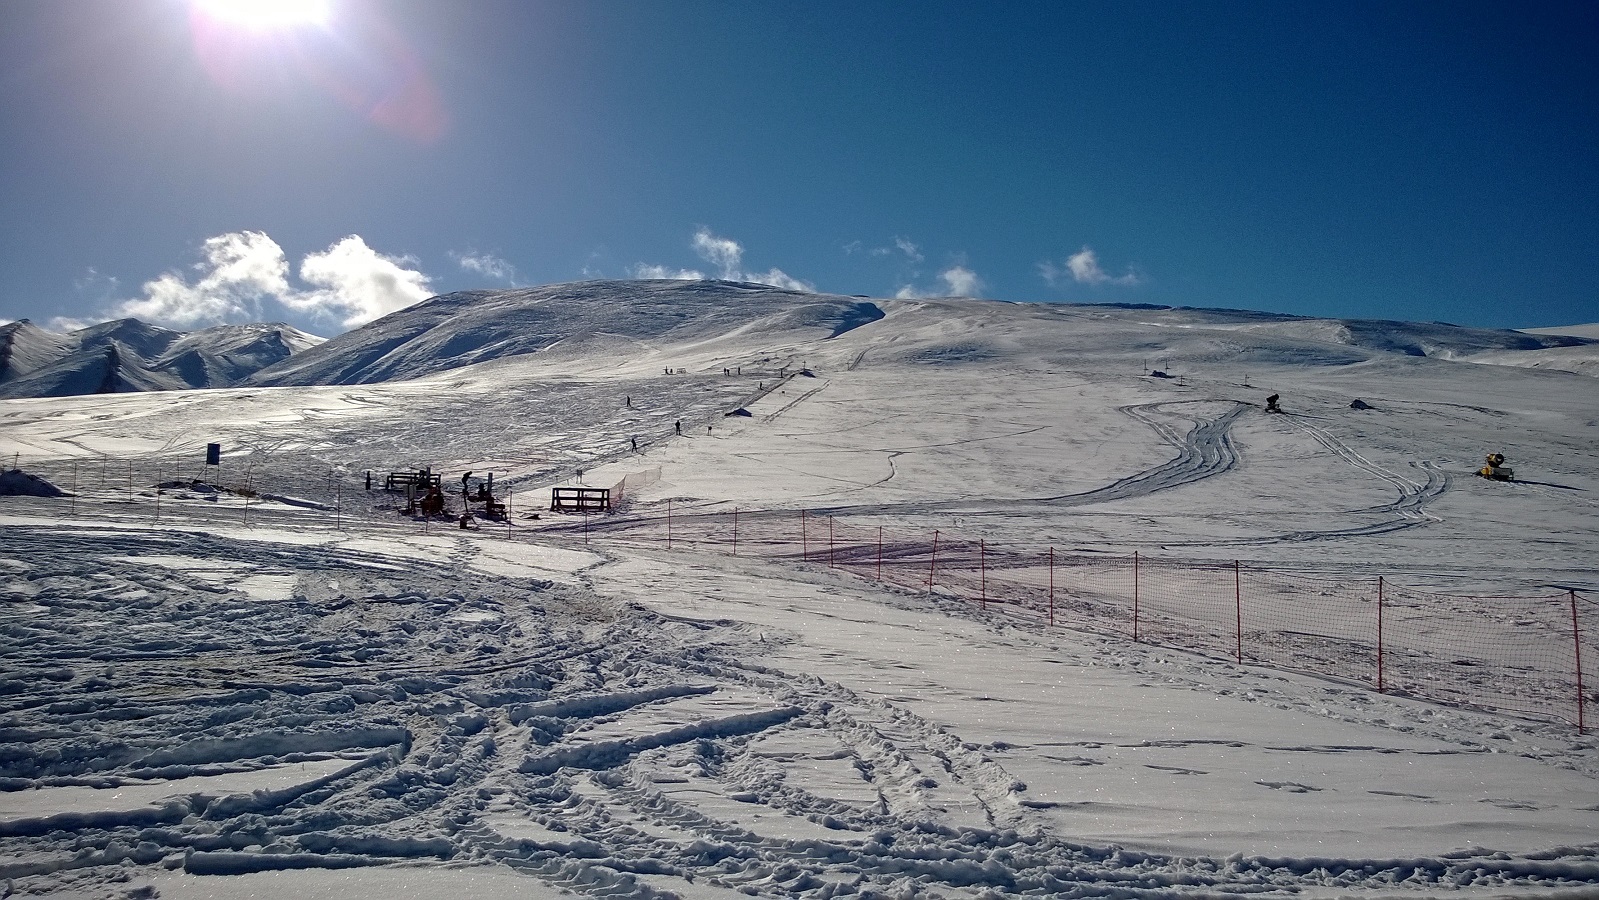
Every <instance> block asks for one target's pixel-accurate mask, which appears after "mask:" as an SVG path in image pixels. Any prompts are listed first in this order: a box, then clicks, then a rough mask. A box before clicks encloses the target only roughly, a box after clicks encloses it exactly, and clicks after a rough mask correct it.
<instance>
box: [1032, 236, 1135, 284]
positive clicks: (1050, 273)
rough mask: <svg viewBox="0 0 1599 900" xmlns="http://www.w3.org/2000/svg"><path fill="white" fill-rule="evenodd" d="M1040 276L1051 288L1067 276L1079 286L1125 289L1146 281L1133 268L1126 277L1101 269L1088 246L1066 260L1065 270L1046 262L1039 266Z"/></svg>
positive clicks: (1129, 268)
mask: <svg viewBox="0 0 1599 900" xmlns="http://www.w3.org/2000/svg"><path fill="white" fill-rule="evenodd" d="M1038 274H1039V275H1041V276H1043V278H1044V282H1045V283H1046V284H1048V285H1049V286H1050V287H1055V286H1057V285H1059V284H1060V283H1061V282H1062V280H1063V279H1064V278H1065V277H1066V276H1067V275H1070V276H1071V278H1072V280H1073V281H1075V282H1077V283H1078V284H1115V285H1121V286H1124V287H1132V286H1133V285H1136V284H1141V283H1143V280H1144V279H1143V276H1141V275H1139V274H1138V272H1137V271H1136V270H1135V269H1133V267H1131V266H1128V267H1127V272H1126V274H1124V275H1111V274H1110V273H1108V272H1106V271H1105V270H1104V269H1103V268H1100V265H1099V257H1098V256H1097V255H1096V254H1095V253H1094V251H1093V249H1091V248H1090V247H1088V246H1087V245H1086V244H1085V245H1084V246H1083V249H1081V250H1079V251H1077V252H1076V253H1073V254H1072V255H1071V256H1068V257H1067V258H1066V267H1065V268H1064V269H1063V268H1061V267H1059V266H1057V265H1055V263H1053V262H1051V261H1049V260H1045V261H1044V262H1041V263H1039V264H1038Z"/></svg>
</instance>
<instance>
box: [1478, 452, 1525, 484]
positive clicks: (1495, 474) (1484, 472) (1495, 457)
mask: <svg viewBox="0 0 1599 900" xmlns="http://www.w3.org/2000/svg"><path fill="white" fill-rule="evenodd" d="M1483 462H1485V463H1486V465H1484V466H1483V467H1482V468H1480V469H1478V470H1477V474H1478V475H1481V476H1482V477H1483V478H1487V479H1489V480H1490V481H1513V480H1515V477H1516V473H1515V471H1514V470H1512V469H1511V468H1510V467H1509V466H1507V465H1505V455H1504V454H1503V453H1490V454H1488V456H1487V457H1486V458H1485V459H1484V460H1483Z"/></svg>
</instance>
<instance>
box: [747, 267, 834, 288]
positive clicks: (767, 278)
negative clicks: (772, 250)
mask: <svg viewBox="0 0 1599 900" xmlns="http://www.w3.org/2000/svg"><path fill="white" fill-rule="evenodd" d="M735 280H736V281H753V282H755V283H756V284H769V285H771V286H772V287H779V288H783V289H784V290H788V291H798V292H800V293H802V294H814V293H816V285H814V284H811V283H810V282H808V281H801V280H800V279H798V278H795V277H794V276H792V275H790V274H788V273H787V272H784V271H783V270H782V269H779V268H777V267H775V266H774V267H772V268H770V269H767V270H766V272H765V273H763V274H759V275H757V274H754V273H751V272H743V273H741V274H740V275H739V277H738V278H737V279H735Z"/></svg>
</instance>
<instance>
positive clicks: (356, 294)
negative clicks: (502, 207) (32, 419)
mask: <svg viewBox="0 0 1599 900" xmlns="http://www.w3.org/2000/svg"><path fill="white" fill-rule="evenodd" d="M200 257H201V259H200V262H198V263H196V264H195V265H194V266H193V269H194V272H195V273H196V275H195V277H194V280H193V281H190V279H189V278H188V277H186V276H185V274H184V273H182V272H178V271H168V272H163V273H162V274H161V275H160V276H158V277H157V278H155V279H153V280H151V281H147V282H145V284H144V285H143V292H144V296H143V297H140V298H137V299H131V300H122V301H120V302H117V303H115V304H113V305H112V306H111V307H110V309H109V310H108V316H109V317H111V318H123V317H129V316H131V317H134V318H138V319H141V320H143V321H146V322H152V323H156V324H160V325H168V326H172V327H177V328H188V327H193V326H197V325H213V324H219V323H226V322H231V323H240V322H258V321H261V320H263V319H266V318H276V317H280V316H279V315H278V313H277V312H274V311H273V310H272V309H271V306H272V305H273V304H276V305H278V306H281V307H287V308H288V309H290V310H296V311H300V312H307V313H310V314H311V315H312V316H313V317H314V318H318V319H321V318H325V317H326V316H328V315H329V314H332V315H336V316H341V317H342V321H343V324H344V326H345V327H347V328H348V327H353V326H355V325H360V324H362V323H365V322H369V321H371V320H372V319H375V318H377V317H378V316H381V315H384V314H386V313H390V312H393V311H394V310H396V309H401V308H403V307H406V306H410V305H411V304H413V303H416V302H418V301H420V300H425V299H427V298H428V297H429V296H430V291H429V290H428V277H427V276H426V275H424V274H422V273H421V272H419V271H417V270H416V269H414V268H410V267H411V266H414V265H415V264H416V261H415V260H413V259H410V258H409V257H388V256H383V255H381V254H378V253H376V252H374V251H373V250H372V249H371V248H369V247H368V246H367V245H366V242H365V241H363V240H362V239H361V238H360V237H359V236H357V235H350V236H349V237H346V238H344V239H343V240H341V241H339V242H338V243H336V244H334V245H333V246H331V247H329V248H328V249H327V250H325V251H323V252H321V253H311V254H307V255H306V257H305V259H304V260H302V261H301V263H300V278H301V279H302V280H303V281H304V282H306V283H307V284H309V285H311V286H312V288H313V289H312V290H301V289H299V288H296V287H294V286H293V285H291V284H290V283H289V260H288V257H287V256H286V255H285V254H284V252H283V248H282V247H280V246H278V244H277V242H276V241H274V240H272V239H271V238H270V237H267V236H266V235H265V234H263V233H261V232H259V231H235V232H230V233H228V234H220V235H217V236H216V237H212V238H207V239H206V241H205V243H203V244H202V245H201V246H200ZM80 327H81V326H80Z"/></svg>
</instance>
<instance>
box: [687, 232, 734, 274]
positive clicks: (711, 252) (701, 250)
mask: <svg viewBox="0 0 1599 900" xmlns="http://www.w3.org/2000/svg"><path fill="white" fill-rule="evenodd" d="M694 252H695V253H697V254H699V256H700V258H701V259H703V260H705V261H706V262H708V263H710V264H712V265H714V266H717V267H719V268H721V270H722V277H723V278H725V279H727V280H728V281H743V280H745V279H743V278H741V277H739V276H740V275H741V274H742V273H741V272H739V266H740V265H742V264H743V262H744V247H743V245H741V244H739V242H738V241H735V240H733V239H732V238H724V237H717V236H716V235H714V234H711V232H710V229H708V228H701V229H700V230H699V231H696V232H694Z"/></svg>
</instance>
